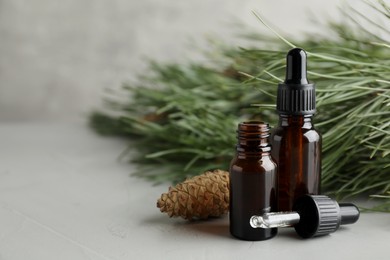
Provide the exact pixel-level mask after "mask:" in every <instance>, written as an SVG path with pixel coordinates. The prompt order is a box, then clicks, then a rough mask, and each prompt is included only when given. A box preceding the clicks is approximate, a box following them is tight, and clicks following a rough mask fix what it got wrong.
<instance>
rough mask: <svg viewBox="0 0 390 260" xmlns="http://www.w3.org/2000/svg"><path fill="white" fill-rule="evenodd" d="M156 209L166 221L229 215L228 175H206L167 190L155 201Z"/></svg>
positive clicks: (220, 171)
mask: <svg viewBox="0 0 390 260" xmlns="http://www.w3.org/2000/svg"><path fill="white" fill-rule="evenodd" d="M157 207H158V208H160V211H161V212H166V213H167V214H168V215H169V217H178V216H180V217H182V218H184V219H188V220H191V219H207V218H208V217H219V216H221V215H223V214H226V213H227V212H228V211H229V173H228V172H226V171H222V170H215V171H207V172H205V173H203V174H201V175H198V176H195V177H192V178H190V179H187V180H185V181H184V182H182V183H179V184H177V185H176V186H175V187H169V191H168V193H163V194H162V195H161V198H160V199H158V200H157Z"/></svg>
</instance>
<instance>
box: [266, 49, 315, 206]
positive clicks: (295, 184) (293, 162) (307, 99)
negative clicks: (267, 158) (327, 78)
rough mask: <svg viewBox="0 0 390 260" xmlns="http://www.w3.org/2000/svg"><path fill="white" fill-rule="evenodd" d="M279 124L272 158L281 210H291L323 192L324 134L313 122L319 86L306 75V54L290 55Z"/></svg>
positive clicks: (292, 52)
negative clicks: (298, 201)
mask: <svg viewBox="0 0 390 260" xmlns="http://www.w3.org/2000/svg"><path fill="white" fill-rule="evenodd" d="M276 107H277V110H278V113H279V125H278V127H277V128H275V129H274V130H273V132H272V135H271V144H272V157H273V159H274V160H275V162H276V164H277V165H278V210H279V211H291V210H292V206H293V204H294V201H295V200H296V199H297V198H299V197H300V196H302V195H305V194H319V193H320V182H321V135H320V134H319V132H317V131H316V130H315V128H314V126H313V123H312V117H313V115H314V113H315V86H314V84H310V83H309V82H308V80H307V77H306V53H305V51H304V50H302V49H299V48H295V49H292V50H290V51H289V53H288V54H287V67H286V79H285V82H284V83H281V84H279V86H278V94H277V105H276Z"/></svg>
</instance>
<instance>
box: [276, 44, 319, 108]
mask: <svg viewBox="0 0 390 260" xmlns="http://www.w3.org/2000/svg"><path fill="white" fill-rule="evenodd" d="M306 60H307V55H306V52H305V51H304V50H303V49H300V48H294V49H291V50H290V51H289V52H288V53H287V56H286V63H287V64H286V79H285V81H284V82H283V83H280V84H279V85H278V93H277V100H276V109H277V110H278V112H279V113H280V114H288V115H312V114H314V113H315V112H316V94H315V86H314V84H310V83H309V81H308V80H307V76H306Z"/></svg>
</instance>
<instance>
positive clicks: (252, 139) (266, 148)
mask: <svg viewBox="0 0 390 260" xmlns="http://www.w3.org/2000/svg"><path fill="white" fill-rule="evenodd" d="M268 137H269V125H268V124H265V123H263V122H258V121H254V122H244V123H240V124H239V125H238V130H237V139H238V143H237V155H238V157H241V158H243V157H245V158H246V157H263V156H269V154H270V151H271V146H270V144H269V142H268Z"/></svg>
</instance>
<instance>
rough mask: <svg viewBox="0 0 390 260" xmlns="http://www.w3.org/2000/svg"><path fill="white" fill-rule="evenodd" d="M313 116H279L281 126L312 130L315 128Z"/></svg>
mask: <svg viewBox="0 0 390 260" xmlns="http://www.w3.org/2000/svg"><path fill="white" fill-rule="evenodd" d="M312 118H313V115H286V114H280V115H279V126H282V127H286V126H296V127H301V128H307V129H311V128H313V123H312Z"/></svg>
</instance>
